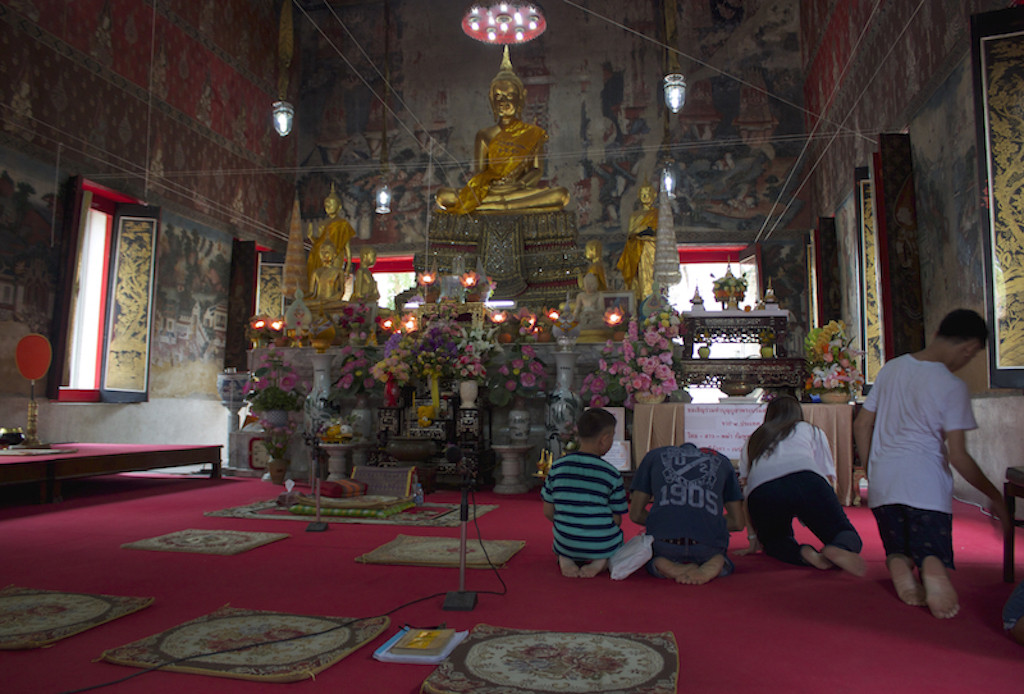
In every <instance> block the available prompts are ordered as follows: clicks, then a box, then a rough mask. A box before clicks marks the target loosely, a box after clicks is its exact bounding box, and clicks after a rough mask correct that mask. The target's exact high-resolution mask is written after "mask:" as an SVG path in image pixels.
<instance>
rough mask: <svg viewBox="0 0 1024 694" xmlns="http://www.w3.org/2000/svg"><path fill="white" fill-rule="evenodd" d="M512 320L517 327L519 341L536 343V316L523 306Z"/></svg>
mask: <svg viewBox="0 0 1024 694" xmlns="http://www.w3.org/2000/svg"><path fill="white" fill-rule="evenodd" d="M513 320H514V322H515V323H516V324H518V326H519V340H520V341H528V340H529V341H536V339H537V314H535V313H534V312H533V311H531V310H530V309H528V308H526V307H525V306H524V307H522V308H521V309H519V311H518V312H517V313H516V314H515V317H514V319H513Z"/></svg>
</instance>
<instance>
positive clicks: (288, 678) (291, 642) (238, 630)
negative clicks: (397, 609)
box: [101, 606, 391, 682]
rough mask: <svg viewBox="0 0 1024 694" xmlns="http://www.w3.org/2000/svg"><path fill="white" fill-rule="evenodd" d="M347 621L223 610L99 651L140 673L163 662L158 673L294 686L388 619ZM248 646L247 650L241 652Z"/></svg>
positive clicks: (365, 638) (366, 640)
mask: <svg viewBox="0 0 1024 694" xmlns="http://www.w3.org/2000/svg"><path fill="white" fill-rule="evenodd" d="M349 621H350V620H349V619H348V618H346V617H313V616H306V615H297V614H286V613H282V612H261V611H257V610H245V609H241V608H235V607H231V606H225V607H222V608H220V609H219V610H216V611H214V612H211V613H210V614H208V615H204V616H202V617H199V618H198V619H193V620H192V621H190V622H185V623H184V624H179V625H178V626H176V627H172V628H170V629H168V630H167V631H163V632H160V633H159V634H154V635H153V636H149V637H147V638H144V639H142V640H141V641H135V642H133V643H129V644H127V645H124V646H121V647H119V648H114V649H111V650H109V651H105V652H104V653H103V655H102V656H101V658H102V659H103V660H107V661H109V662H111V663H117V664H118V665H130V666H135V667H142V668H150V667H154V666H157V665H164V664H165V663H166V665H164V666H163V667H162V668H161V669H162V670H173V671H175V672H191V673H194V674H199V675H212V676H215V677H233V678H235V679H242V680H257V681H260V682H296V681H298V680H302V679H307V678H311V677H313V675H315V674H316V673H318V672H320V671H322V670H325V669H327V668H329V667H330V666H331V665H334V664H335V663H336V662H338V661H339V660H341V659H342V658H344V657H345V656H347V655H348V654H349V653H352V652H353V651H355V650H357V649H358V648H360V647H362V646H364V645H365V644H367V643H369V642H370V641H372V640H373V639H375V638H377V636H378V635H379V634H380V633H381V632H382V631H384V630H385V629H386V628H387V626H388V624H389V623H390V621H391V620H390V619H388V618H387V617H373V618H370V619H364V620H361V621H359V622H357V623H355V624H352V625H348V626H345V625H346V624H347V623H348V622H349ZM303 634H316V635H315V636H308V637H302V635H303ZM296 637H299V638H296ZM282 639H284V640H282ZM249 645H252V647H251V648H246V646H249ZM224 651H226V652H224Z"/></svg>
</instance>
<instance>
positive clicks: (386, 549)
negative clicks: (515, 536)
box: [356, 535, 526, 569]
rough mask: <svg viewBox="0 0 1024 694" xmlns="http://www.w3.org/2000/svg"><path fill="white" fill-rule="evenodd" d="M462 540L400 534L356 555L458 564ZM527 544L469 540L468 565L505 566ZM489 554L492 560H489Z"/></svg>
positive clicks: (376, 560) (380, 560)
mask: <svg viewBox="0 0 1024 694" xmlns="http://www.w3.org/2000/svg"><path fill="white" fill-rule="evenodd" d="M459 545H460V540H459V538H457V537H416V536H414V535H399V536H398V537H396V538H395V539H394V540H392V541H391V542H388V543H387V544H385V545H381V546H380V547H378V548H377V549H375V550H373V551H372V552H367V553H366V554H364V555H362V556H359V557H356V561H358V562H361V563H363V564H405V565H410V566H458V565H459V553H460V552H459V549H460V547H459ZM525 546H526V542H524V541H523V540H484V547H485V548H486V549H487V553H486V554H485V553H484V550H483V549H481V548H480V541H479V540H473V541H467V542H466V567H467V568H470V569H489V568H491V564H494V566H496V567H497V568H499V569H500V568H502V567H503V566H505V564H506V563H508V560H509V559H511V558H512V556H513V555H514V554H515V553H516V552H518V551H519V550H521V549H522V548H523V547H525ZM488 557H489V558H490V563H488V561H487V560H488Z"/></svg>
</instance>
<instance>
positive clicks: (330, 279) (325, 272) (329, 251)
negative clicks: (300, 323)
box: [307, 240, 346, 307]
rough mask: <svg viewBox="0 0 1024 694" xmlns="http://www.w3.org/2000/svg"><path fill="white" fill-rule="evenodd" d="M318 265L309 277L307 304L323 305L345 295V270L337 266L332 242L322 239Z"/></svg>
mask: <svg viewBox="0 0 1024 694" xmlns="http://www.w3.org/2000/svg"><path fill="white" fill-rule="evenodd" d="M318 250H319V253H320V257H319V260H320V262H319V266H318V267H317V268H316V269H315V270H314V271H313V274H312V276H310V278H309V294H308V299H307V300H308V304H309V305H310V306H311V307H312V306H323V305H324V304H327V303H329V302H335V301H340V300H341V299H342V297H344V296H345V279H346V276H345V272H344V271H343V270H342V269H341V268H340V267H338V264H337V262H338V253H337V251H336V250H335V248H334V244H333V243H331V242H330V241H328V240H323V241H322V242H321V243H320V248H319V249H318Z"/></svg>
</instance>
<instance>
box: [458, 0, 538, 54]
mask: <svg viewBox="0 0 1024 694" xmlns="http://www.w3.org/2000/svg"><path fill="white" fill-rule="evenodd" d="M547 28H548V24H547V21H546V20H545V19H544V11H543V10H542V9H541V8H540V5H538V4H537V3H535V2H492V3H483V2H481V3H474V4H473V5H472V6H470V8H469V9H468V10H466V14H465V15H463V17H462V30H463V31H464V32H466V35H467V36H469V37H470V38H474V39H476V40H477V41H483V42H484V43H495V44H508V43H526V42H527V41H532V40H533V39H535V38H537V37H538V36H540V35H541V34H543V33H544V30H545V29H547Z"/></svg>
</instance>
